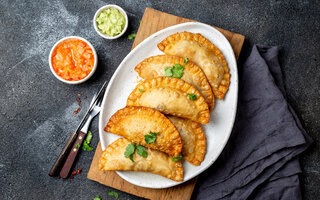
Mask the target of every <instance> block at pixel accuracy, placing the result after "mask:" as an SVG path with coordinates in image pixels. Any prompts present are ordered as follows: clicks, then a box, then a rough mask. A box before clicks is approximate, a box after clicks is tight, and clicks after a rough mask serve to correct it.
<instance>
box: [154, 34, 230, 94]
mask: <svg viewBox="0 0 320 200" xmlns="http://www.w3.org/2000/svg"><path fill="white" fill-rule="evenodd" d="M158 48H159V49H160V50H161V51H163V52H164V53H165V54H169V55H175V56H180V57H185V56H187V57H188V58H189V59H190V60H191V61H192V62H194V63H195V64H196V65H198V66H199V67H200V68H201V69H202V70H203V72H204V73H205V74H206V76H207V78H208V80H209V83H210V84H211V87H212V90H213V93H214V95H215V97H217V98H219V99H223V97H224V95H225V94H226V92H227V91H228V88H229V84H230V76H231V75H230V74H229V67H228V65H227V62H226V60H225V58H224V56H223V54H222V53H221V51H220V50H219V49H218V48H217V47H216V46H215V45H214V44H212V43H211V42H210V41H209V40H208V39H207V38H205V37H204V36H202V35H201V34H200V33H189V32H181V33H176V34H173V35H170V36H169V37H167V38H166V39H164V40H163V41H162V42H160V43H159V44H158Z"/></svg>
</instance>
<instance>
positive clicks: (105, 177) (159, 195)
mask: <svg viewBox="0 0 320 200" xmlns="http://www.w3.org/2000/svg"><path fill="white" fill-rule="evenodd" d="M193 21H194V20H190V19H185V18H182V17H177V16H174V15H170V14H167V13H164V12H160V11H157V10H154V9H151V8H146V10H145V12H144V15H143V18H142V20H141V24H140V27H139V30H138V32H137V36H136V38H135V41H134V43H133V45H132V49H133V48H135V47H136V46H137V45H138V44H139V43H140V42H142V41H143V40H144V39H146V38H147V37H149V36H150V35H151V34H153V33H155V32H157V31H159V30H161V29H164V28H167V27H169V26H173V25H176V24H180V23H184V22H193ZM215 28H217V29H218V30H219V31H220V32H221V33H223V34H224V35H225V37H226V38H227V39H228V40H229V42H230V44H231V46H232V48H233V51H234V53H235V56H236V58H237V59H238V57H239V55H240V51H241V48H242V45H243V42H244V36H243V35H240V34H237V33H232V32H230V31H227V30H223V29H221V28H218V27H215ZM155 48H156V47H155ZM101 154H102V150H101V144H100V142H99V144H98V146H97V148H96V152H95V155H94V157H93V160H92V163H91V166H90V169H89V172H88V175H87V178H88V179H91V180H93V181H97V182H99V183H101V184H103V185H106V186H109V187H112V188H115V189H118V190H121V191H124V192H127V193H130V194H133V195H136V196H140V197H144V198H147V199H155V200H160V199H161V200H171V199H190V198H191V195H192V192H193V189H194V186H195V184H196V181H197V178H193V179H191V180H189V181H187V182H185V183H183V184H180V185H178V186H175V187H171V188H167V189H150V188H143V187H139V186H136V185H133V184H131V183H128V182H127V181H125V180H123V179H122V178H120V176H118V175H117V174H116V173H115V172H112V171H110V172H102V171H99V170H98V168H97V165H98V160H99V158H100V156H101Z"/></svg>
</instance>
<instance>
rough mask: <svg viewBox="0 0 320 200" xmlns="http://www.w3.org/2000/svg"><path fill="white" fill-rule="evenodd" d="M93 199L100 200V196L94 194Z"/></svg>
mask: <svg viewBox="0 0 320 200" xmlns="http://www.w3.org/2000/svg"><path fill="white" fill-rule="evenodd" d="M93 200H101V198H100V196H99V195H98V196H96V197H95V198H94V199H93Z"/></svg>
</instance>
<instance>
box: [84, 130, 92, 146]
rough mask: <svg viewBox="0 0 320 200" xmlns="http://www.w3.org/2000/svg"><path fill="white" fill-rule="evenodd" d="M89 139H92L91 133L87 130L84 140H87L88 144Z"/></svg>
mask: <svg viewBox="0 0 320 200" xmlns="http://www.w3.org/2000/svg"><path fill="white" fill-rule="evenodd" d="M91 140H92V133H91V131H88V134H87V137H86V139H85V141H87V143H88V144H90V142H91Z"/></svg>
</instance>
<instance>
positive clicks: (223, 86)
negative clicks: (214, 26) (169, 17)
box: [157, 31, 231, 99]
mask: <svg viewBox="0 0 320 200" xmlns="http://www.w3.org/2000/svg"><path fill="white" fill-rule="evenodd" d="M181 38H187V39H188V40H193V41H197V42H199V43H200V44H201V45H203V46H205V47H206V48H208V49H209V50H211V51H213V52H214V53H215V54H216V55H217V56H218V58H219V59H220V61H221V62H222V65H223V68H224V75H223V78H222V80H221V83H220V84H219V86H218V88H214V87H213V88H212V90H213V93H214V95H215V96H216V97H217V98H218V99H223V98H224V95H225V94H226V93H227V91H228V89H229V85H230V77H231V74H230V73H229V67H228V65H227V61H226V59H225V58H224V56H223V54H222V52H221V51H220V49H219V48H217V47H216V46H215V45H214V44H212V43H211V42H210V41H209V40H208V39H207V38H205V37H204V36H203V35H201V34H200V33H190V32H186V31H184V32H180V33H179V32H178V33H175V34H172V35H170V36H168V37H167V38H165V39H164V40H162V41H161V42H160V43H159V44H158V45H157V47H158V48H159V49H160V50H161V51H163V52H165V48H166V46H167V45H168V44H170V43H172V42H173V41H177V40H180V39H181Z"/></svg>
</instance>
